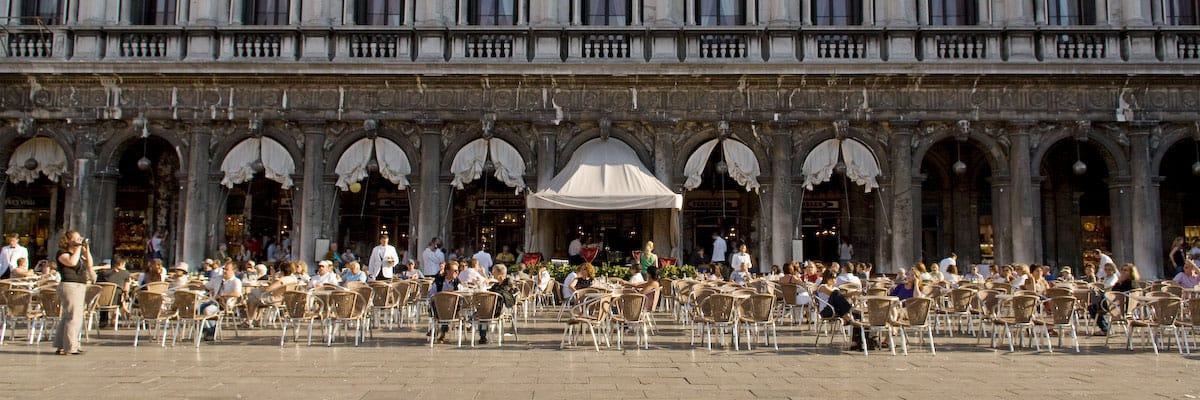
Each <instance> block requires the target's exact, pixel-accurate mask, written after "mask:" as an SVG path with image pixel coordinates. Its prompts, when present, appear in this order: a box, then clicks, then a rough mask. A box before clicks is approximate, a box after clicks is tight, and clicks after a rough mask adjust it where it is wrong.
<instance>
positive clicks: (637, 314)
mask: <svg viewBox="0 0 1200 400" xmlns="http://www.w3.org/2000/svg"><path fill="white" fill-rule="evenodd" d="M645 303H646V296H643V295H641V294H623V295H621V296H619V297H617V307H616V308H617V317H619V318H621V319H623V320H625V321H628V322H641V320H642V311H644V310H645Z"/></svg>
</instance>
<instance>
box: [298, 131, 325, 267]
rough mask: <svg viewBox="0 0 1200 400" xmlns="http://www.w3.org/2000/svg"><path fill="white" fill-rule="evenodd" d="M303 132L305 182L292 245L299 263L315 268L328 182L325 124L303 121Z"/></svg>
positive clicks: (301, 189) (302, 184) (301, 191)
mask: <svg viewBox="0 0 1200 400" xmlns="http://www.w3.org/2000/svg"><path fill="white" fill-rule="evenodd" d="M300 129H301V130H302V131H303V132H304V182H303V183H301V185H300V188H299V189H300V193H299V195H300V224H299V227H300V229H297V230H296V231H297V232H296V233H295V236H294V239H293V241H292V247H293V249H294V250H295V251H296V252H297V253H299V254H300V259H301V260H304V262H306V263H308V265H310V266H312V267H311V268H315V267H316V261H315V260H316V258H317V257H318V256H317V254H316V243H317V237H319V236H320V232H321V221H322V214H323V212H322V211H323V210H325V208H324V207H322V206H321V196H322V195H321V192H322V189H324V187H323V185H324V182H325V179H324V173H325V151H324V150H325V121H303V122H301V123H300Z"/></svg>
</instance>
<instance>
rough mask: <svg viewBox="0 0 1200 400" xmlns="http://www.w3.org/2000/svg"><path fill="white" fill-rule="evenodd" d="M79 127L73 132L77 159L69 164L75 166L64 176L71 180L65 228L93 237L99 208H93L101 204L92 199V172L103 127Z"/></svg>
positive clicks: (92, 125) (64, 210)
mask: <svg viewBox="0 0 1200 400" xmlns="http://www.w3.org/2000/svg"><path fill="white" fill-rule="evenodd" d="M77 128H78V129H75V130H74V132H72V133H71V135H73V136H74V137H75V152H74V153H75V156H76V158H75V159H74V160H68V161H67V162H68V164H70V165H71V166H70V167H69V170H70V172H71V174H70V175H69V176H64V178H66V179H70V180H69V181H68V182H67V184H66V186H67V193H66V197H65V204H64V207H63V213H64V214H65V216H66V220H67V221H66V225H65V227H66V228H67V229H73V230H77V231H79V234H81V235H83V237H85V238H90V237H92V236H93V234H94V233H95V232H94V231H95V218H93V216H94V215H95V214H94V213H95V209H94V208H93V207H94V206H97V205H98V204H97V203H98V202H96V201H95V199H94V198H92V194H93V193H94V190H95V188H94V187H93V184H94V182H95V180H94V179H93V178H92V172H93V171H92V170H93V168H95V165H96V149H97V148H98V147H99V146H98V143H99V142H100V137H101V135H100V132H98V130H99V129H100V127H99V126H97V125H96V124H94V123H91V122H89V123H85V124H82V125H80V126H78V127H77ZM60 233H61V232H60ZM54 240H57V238H54Z"/></svg>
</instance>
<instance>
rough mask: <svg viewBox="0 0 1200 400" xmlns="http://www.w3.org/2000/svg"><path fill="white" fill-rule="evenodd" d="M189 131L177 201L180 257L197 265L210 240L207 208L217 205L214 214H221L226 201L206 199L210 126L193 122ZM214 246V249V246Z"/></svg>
mask: <svg viewBox="0 0 1200 400" xmlns="http://www.w3.org/2000/svg"><path fill="white" fill-rule="evenodd" d="M188 133H189V136H190V137H189V139H190V140H189V146H188V154H187V171H188V174H187V180H186V182H184V185H185V187H186V189H185V193H184V198H183V199H181V201H180V203H182V204H181V205H182V206H183V207H184V212H183V235H182V237H181V238H180V242H182V243H183V251H182V257H181V258H182V259H183V261H186V262H187V263H188V265H192V266H196V267H199V266H200V263H201V262H202V261H204V256H205V253H206V252H207V250H208V244H209V243H210V242H209V241H208V229H207V227H208V224H207V221H208V220H209V209H213V208H214V207H218V208H216V209H214V211H213V214H215V215H217V216H220V215H222V214H224V208H225V204H212V203H209V199H210V198H211V197H210V195H209V175H208V170H209V162H210V161H209V159H208V149H209V146H210V145H211V144H212V135H213V133H212V127H211V126H206V125H200V126H193V127H191V129H190V132H188ZM205 204H207V205H205ZM217 210H220V211H217ZM213 247H214V249H215V247H216V246H213Z"/></svg>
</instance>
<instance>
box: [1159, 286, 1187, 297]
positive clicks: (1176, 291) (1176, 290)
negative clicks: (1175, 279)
mask: <svg viewBox="0 0 1200 400" xmlns="http://www.w3.org/2000/svg"><path fill="white" fill-rule="evenodd" d="M1163 291H1164V292H1167V293H1170V294H1171V296H1174V297H1183V286H1178V285H1167V286H1166V287H1164V288H1163Z"/></svg>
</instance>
